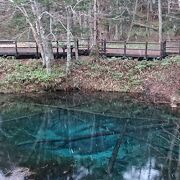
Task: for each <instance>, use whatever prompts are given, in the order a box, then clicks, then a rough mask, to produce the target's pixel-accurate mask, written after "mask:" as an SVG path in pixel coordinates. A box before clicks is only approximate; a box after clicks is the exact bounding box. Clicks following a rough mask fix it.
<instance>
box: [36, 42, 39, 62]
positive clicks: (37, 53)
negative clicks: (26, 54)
mask: <svg viewBox="0 0 180 180" xmlns="http://www.w3.org/2000/svg"><path fill="white" fill-rule="evenodd" d="M36 58H37V59H38V58H39V49H38V44H37V42H36Z"/></svg>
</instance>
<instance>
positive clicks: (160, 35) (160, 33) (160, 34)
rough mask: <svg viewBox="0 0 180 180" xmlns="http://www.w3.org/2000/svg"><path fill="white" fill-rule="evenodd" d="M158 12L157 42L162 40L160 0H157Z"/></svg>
mask: <svg viewBox="0 0 180 180" xmlns="http://www.w3.org/2000/svg"><path fill="white" fill-rule="evenodd" d="M158 14H159V43H161V42H162V40H163V37H162V6H161V0H158Z"/></svg>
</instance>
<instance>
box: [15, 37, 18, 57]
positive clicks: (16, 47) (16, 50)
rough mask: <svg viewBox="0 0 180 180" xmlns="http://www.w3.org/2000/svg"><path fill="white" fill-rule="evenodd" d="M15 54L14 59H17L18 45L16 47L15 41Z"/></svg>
mask: <svg viewBox="0 0 180 180" xmlns="http://www.w3.org/2000/svg"><path fill="white" fill-rule="evenodd" d="M15 53H16V58H17V57H18V45H17V40H16V41H15Z"/></svg>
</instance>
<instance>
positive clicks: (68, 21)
mask: <svg viewBox="0 0 180 180" xmlns="http://www.w3.org/2000/svg"><path fill="white" fill-rule="evenodd" d="M70 66H71V9H70V7H67V63H66V74H67V75H68V74H70Z"/></svg>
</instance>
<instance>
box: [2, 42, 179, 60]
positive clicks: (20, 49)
mask: <svg viewBox="0 0 180 180" xmlns="http://www.w3.org/2000/svg"><path fill="white" fill-rule="evenodd" d="M75 43H77V44H76V45H77V47H78V50H79V51H81V50H83V51H87V52H90V49H91V44H90V39H80V40H77V41H71V51H72V52H74V45H75ZM66 44H67V42H66V40H61V41H59V40H57V41H53V42H52V45H53V52H54V53H55V54H56V55H57V56H58V55H59V54H60V53H63V54H64V55H65V53H66V49H67V46H66ZM99 45H100V53H102V54H103V55H107V56H124V57H144V58H149V57H153V58H157V57H159V58H163V57H165V56H166V55H171V54H179V55H180V41H164V42H162V43H157V42H126V41H106V40H100V41H99ZM3 53H4V55H6V54H8V53H9V54H10V55H14V56H18V55H21V54H24V55H25V54H35V55H36V56H37V57H39V56H40V51H39V47H38V45H37V43H36V42H34V41H21V42H19V41H12V40H0V55H3Z"/></svg>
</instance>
